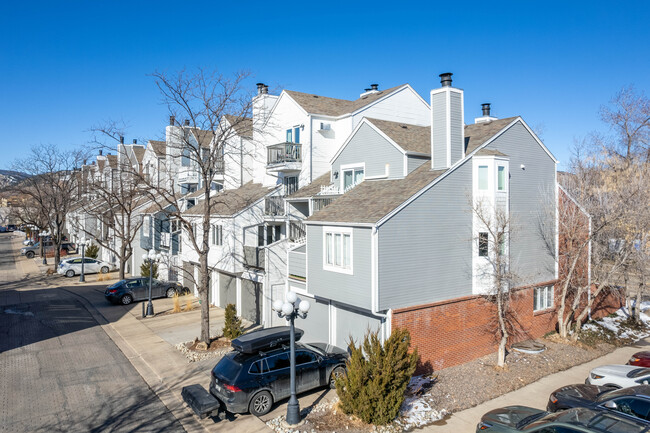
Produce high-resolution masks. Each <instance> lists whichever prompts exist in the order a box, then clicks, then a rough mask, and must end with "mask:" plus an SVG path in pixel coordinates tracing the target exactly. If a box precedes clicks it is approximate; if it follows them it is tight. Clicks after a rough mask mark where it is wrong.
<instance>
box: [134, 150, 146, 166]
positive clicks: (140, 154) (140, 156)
mask: <svg viewBox="0 0 650 433" xmlns="http://www.w3.org/2000/svg"><path fill="white" fill-rule="evenodd" d="M133 154H134V155H135V159H136V160H137V161H138V163H140V162H142V160H143V159H144V146H133Z"/></svg>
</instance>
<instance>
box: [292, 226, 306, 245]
mask: <svg viewBox="0 0 650 433" xmlns="http://www.w3.org/2000/svg"><path fill="white" fill-rule="evenodd" d="M306 236H307V230H306V229H305V223H304V222H302V221H289V240H290V241H291V242H299V243H302V242H304V241H305V240H306Z"/></svg>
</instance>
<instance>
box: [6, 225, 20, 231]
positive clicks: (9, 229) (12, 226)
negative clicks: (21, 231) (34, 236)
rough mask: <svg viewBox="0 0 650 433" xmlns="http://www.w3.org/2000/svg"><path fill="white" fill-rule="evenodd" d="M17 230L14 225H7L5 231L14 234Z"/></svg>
mask: <svg viewBox="0 0 650 433" xmlns="http://www.w3.org/2000/svg"><path fill="white" fill-rule="evenodd" d="M16 230H18V227H16V224H7V231H8V232H15V231H16Z"/></svg>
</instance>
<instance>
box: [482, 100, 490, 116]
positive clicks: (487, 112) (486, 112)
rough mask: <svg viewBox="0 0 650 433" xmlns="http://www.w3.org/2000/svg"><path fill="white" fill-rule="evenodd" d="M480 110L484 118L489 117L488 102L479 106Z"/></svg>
mask: <svg viewBox="0 0 650 433" xmlns="http://www.w3.org/2000/svg"><path fill="white" fill-rule="evenodd" d="M481 110H483V115H484V116H489V115H490V103H489V102H484V103H482V104H481Z"/></svg>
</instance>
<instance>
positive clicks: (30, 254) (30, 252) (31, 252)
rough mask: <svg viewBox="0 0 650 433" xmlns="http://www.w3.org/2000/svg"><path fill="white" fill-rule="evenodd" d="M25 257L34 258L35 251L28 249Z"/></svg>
mask: <svg viewBox="0 0 650 433" xmlns="http://www.w3.org/2000/svg"><path fill="white" fill-rule="evenodd" d="M25 257H27V258H28V259H33V258H34V251H27V252H26V253H25Z"/></svg>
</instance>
